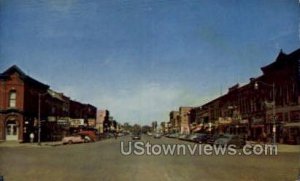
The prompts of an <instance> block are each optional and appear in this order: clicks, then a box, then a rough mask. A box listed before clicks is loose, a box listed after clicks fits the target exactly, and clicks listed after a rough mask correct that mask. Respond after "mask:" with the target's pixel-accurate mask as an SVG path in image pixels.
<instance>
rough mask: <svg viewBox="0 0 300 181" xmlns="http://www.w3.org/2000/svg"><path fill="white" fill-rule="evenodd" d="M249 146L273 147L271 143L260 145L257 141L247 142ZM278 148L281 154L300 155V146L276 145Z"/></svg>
mask: <svg viewBox="0 0 300 181" xmlns="http://www.w3.org/2000/svg"><path fill="white" fill-rule="evenodd" d="M247 144H251V145H255V144H261V145H264V144H269V145H272V144H271V143H259V142H256V141H247ZM276 145H277V148H278V152H279V153H281V152H283V153H297V152H298V153H300V145H288V144H280V143H278V144H276Z"/></svg>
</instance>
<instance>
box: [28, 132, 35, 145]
mask: <svg viewBox="0 0 300 181" xmlns="http://www.w3.org/2000/svg"><path fill="white" fill-rule="evenodd" d="M29 137H30V143H33V140H34V133H32V132H31V133H30V135H29Z"/></svg>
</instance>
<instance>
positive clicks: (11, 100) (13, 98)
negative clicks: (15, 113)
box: [9, 90, 17, 107]
mask: <svg viewBox="0 0 300 181" xmlns="http://www.w3.org/2000/svg"><path fill="white" fill-rule="evenodd" d="M16 101H17V93H16V91H14V90H13V91H10V92H9V107H16Z"/></svg>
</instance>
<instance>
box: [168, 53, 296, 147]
mask: <svg viewBox="0 0 300 181" xmlns="http://www.w3.org/2000/svg"><path fill="white" fill-rule="evenodd" d="M261 70H262V72H263V75H261V76H259V77H256V78H251V79H250V82H249V83H248V84H246V85H243V86H240V85H239V84H236V85H234V86H232V87H230V88H229V90H228V93H227V94H225V95H223V96H220V97H218V98H216V99H214V100H212V101H210V102H208V103H206V104H204V105H201V106H198V107H194V108H192V109H183V108H182V107H181V108H179V114H178V112H177V111H171V112H170V125H172V128H171V130H173V131H177V132H179V130H180V132H181V133H188V131H187V130H189V129H191V131H192V132H199V131H200V132H210V133H213V132H219V133H223V132H227V133H232V134H239V135H244V136H245V137H247V138H248V139H252V140H258V139H260V137H261V135H262V134H263V133H266V134H267V135H268V137H269V139H272V135H273V133H275V134H276V139H277V140H276V141H277V142H278V141H279V142H285V143H297V144H300V136H299V135H300V49H298V50H296V51H295V52H292V53H291V54H285V53H283V52H282V51H281V52H280V53H279V55H278V56H277V58H276V60H275V61H274V62H273V63H271V64H269V65H267V66H265V67H262V68H261ZM273 85H274V87H273ZM273 88H274V90H273ZM273 99H274V100H275V107H273V105H274V100H273ZM273 111H274V115H275V118H274V119H275V127H276V128H275V129H274V128H273V126H274V120H273ZM178 116H179V119H178ZM176 121H179V123H177V122H176ZM178 126H179V127H180V129H178Z"/></svg>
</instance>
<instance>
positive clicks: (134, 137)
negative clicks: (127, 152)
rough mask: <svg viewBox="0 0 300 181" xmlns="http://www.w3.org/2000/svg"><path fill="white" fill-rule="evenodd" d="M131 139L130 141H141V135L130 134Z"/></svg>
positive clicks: (137, 133) (136, 133)
mask: <svg viewBox="0 0 300 181" xmlns="http://www.w3.org/2000/svg"><path fill="white" fill-rule="evenodd" d="M131 138H132V140H140V139H141V133H139V132H135V133H132V136H131Z"/></svg>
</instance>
